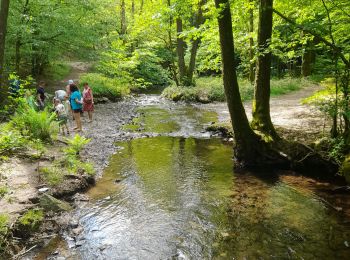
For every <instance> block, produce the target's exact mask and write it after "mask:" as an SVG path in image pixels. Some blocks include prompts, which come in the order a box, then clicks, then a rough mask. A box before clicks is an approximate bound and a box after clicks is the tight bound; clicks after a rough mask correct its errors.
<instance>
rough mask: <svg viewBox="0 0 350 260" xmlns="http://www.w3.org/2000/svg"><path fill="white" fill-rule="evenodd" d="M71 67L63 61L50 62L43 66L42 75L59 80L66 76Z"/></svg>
mask: <svg viewBox="0 0 350 260" xmlns="http://www.w3.org/2000/svg"><path fill="white" fill-rule="evenodd" d="M70 70H71V67H70V66H69V65H68V64H67V63H65V62H52V63H50V64H48V66H47V67H46V68H45V71H44V76H45V77H46V78H49V79H51V80H61V79H64V78H66V76H67V75H68V74H69V72H70Z"/></svg>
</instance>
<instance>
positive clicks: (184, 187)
mask: <svg viewBox="0 0 350 260" xmlns="http://www.w3.org/2000/svg"><path fill="white" fill-rule="evenodd" d="M135 102H136V104H137V107H136V108H135V111H136V113H137V115H138V116H137V117H134V118H133V120H132V121H129V123H128V124H124V125H123V126H122V127H121V129H120V131H122V132H123V136H128V137H130V136H132V137H133V138H125V139H124V140H123V139H122V138H121V139H120V138H119V139H115V140H116V142H115V143H114V145H115V149H116V152H115V154H114V155H113V156H112V157H111V158H110V160H109V164H108V166H107V167H106V168H105V169H104V172H103V175H102V177H101V178H100V179H99V180H98V181H97V183H96V186H94V187H93V188H91V189H90V190H89V191H88V192H87V195H88V196H89V197H90V201H89V202H87V203H81V204H80V205H79V207H78V208H77V209H76V210H75V211H74V215H75V216H76V217H77V218H78V219H79V224H80V225H81V227H82V228H83V231H82V232H81V233H80V234H79V235H78V236H77V237H76V238H75V240H74V239H72V238H70V237H68V236H65V240H66V242H65V243H62V241H61V242H60V243H58V244H59V246H56V248H55V250H56V249H57V250H58V251H59V252H60V254H61V255H62V256H64V257H65V258H62V259H350V247H349V246H350V219H349V217H346V216H345V214H342V213H339V212H337V211H336V210H334V209H333V208H332V207H330V206H329V205H328V204H327V203H325V200H324V199H321V197H319V196H318V195H317V193H316V192H315V189H314V188H315V187H314V185H313V184H312V183H311V184H310V181H308V180H307V179H304V178H302V177H297V176H294V175H290V176H280V177H276V176H273V175H272V174H271V173H270V172H264V171H261V172H260V173H259V174H257V175H255V174H252V173H249V172H243V173H242V172H240V173H236V172H234V170H233V160H232V156H233V154H232V143H229V142H227V141H226V140H223V139H222V138H219V137H216V136H211V134H210V133H208V132H206V131H205V126H207V125H209V124H211V122H214V121H217V118H218V115H217V114H216V113H215V112H213V111H209V110H205V109H203V108H200V107H193V106H191V105H185V104H180V103H178V104H174V103H173V102H170V101H164V100H161V99H160V97H159V96H158V95H142V96H141V97H139V98H138V99H137V100H136V101H135ZM259 176H266V177H264V178H261V177H259ZM267 176H269V177H267ZM300 183H301V184H300ZM55 250H54V251H55ZM37 259H42V258H40V257H39V258H37ZM47 259H58V257H57V256H47Z"/></svg>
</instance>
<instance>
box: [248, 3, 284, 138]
mask: <svg viewBox="0 0 350 260" xmlns="http://www.w3.org/2000/svg"><path fill="white" fill-rule="evenodd" d="M272 6H273V0H260V7H259V28H258V54H259V55H258V58H257V64H256V78H255V89H254V101H253V110H252V112H253V121H252V127H253V128H254V129H256V130H259V131H261V132H263V133H264V134H267V135H269V136H271V137H272V138H274V139H278V138H279V137H278V135H277V133H276V130H275V128H274V126H273V124H272V121H271V117H270V74H271V51H268V52H266V50H268V48H269V45H270V41H271V34H272V10H273V9H272Z"/></svg>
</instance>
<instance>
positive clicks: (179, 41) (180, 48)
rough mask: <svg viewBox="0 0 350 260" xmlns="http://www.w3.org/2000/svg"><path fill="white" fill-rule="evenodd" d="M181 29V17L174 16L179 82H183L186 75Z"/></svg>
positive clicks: (184, 45)
mask: <svg viewBox="0 0 350 260" xmlns="http://www.w3.org/2000/svg"><path fill="white" fill-rule="evenodd" d="M182 31H183V24H182V19H181V18H179V17H178V18H176V32H177V46H176V52H177V65H178V67H179V77H180V84H183V81H184V78H185V76H186V64H185V47H186V44H185V41H184V40H183V38H182V37H181V33H182Z"/></svg>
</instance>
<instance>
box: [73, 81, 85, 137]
mask: <svg viewBox="0 0 350 260" xmlns="http://www.w3.org/2000/svg"><path fill="white" fill-rule="evenodd" d="M70 105H71V107H72V110H73V116H74V119H75V123H76V127H75V128H74V129H73V130H76V131H77V132H81V131H82V125H81V118H80V113H81V112H82V108H83V101H82V97H81V93H80V91H79V89H78V87H77V86H76V85H75V84H74V83H73V84H70Z"/></svg>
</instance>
